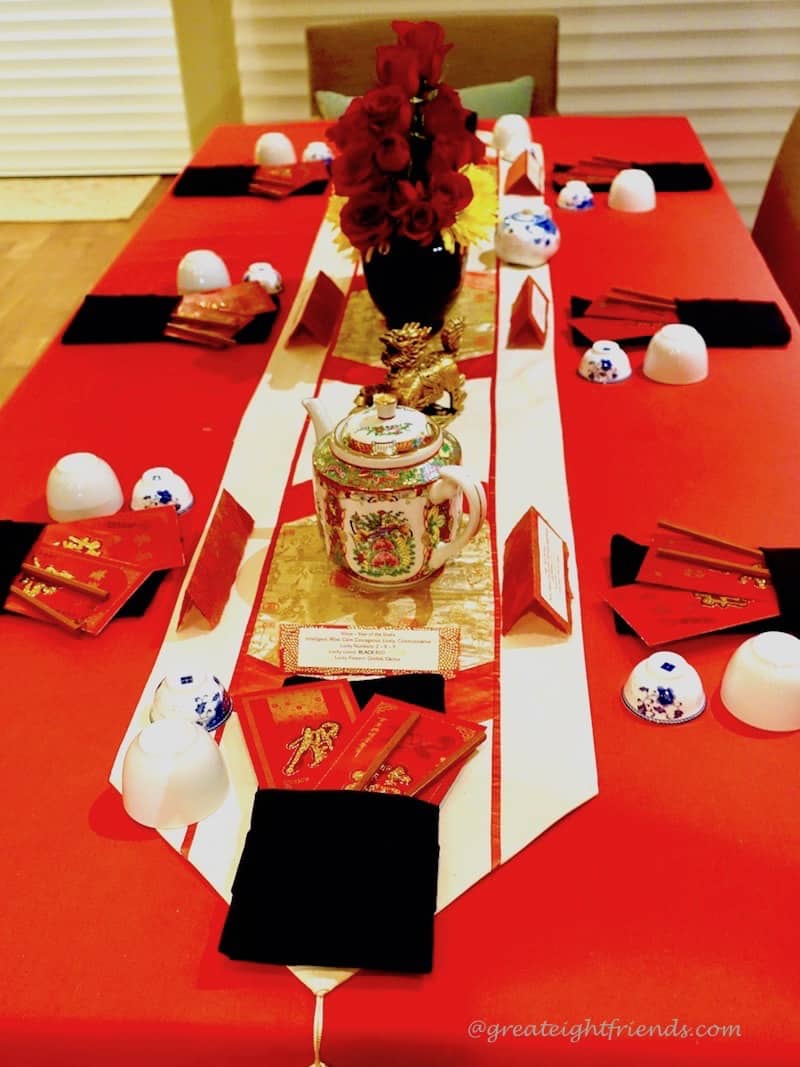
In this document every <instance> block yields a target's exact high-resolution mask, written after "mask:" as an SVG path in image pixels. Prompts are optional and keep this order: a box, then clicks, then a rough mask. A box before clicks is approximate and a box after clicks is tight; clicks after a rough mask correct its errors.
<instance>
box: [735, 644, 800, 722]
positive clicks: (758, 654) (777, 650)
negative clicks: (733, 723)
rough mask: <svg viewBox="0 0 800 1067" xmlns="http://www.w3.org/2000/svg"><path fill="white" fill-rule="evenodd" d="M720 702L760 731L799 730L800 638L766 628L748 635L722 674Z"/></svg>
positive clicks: (737, 716)
mask: <svg viewBox="0 0 800 1067" xmlns="http://www.w3.org/2000/svg"><path fill="white" fill-rule="evenodd" d="M720 697H721V699H722V703H723V704H724V705H725V707H726V708H727V709H728V711H729V712H730V713H731V715H735V716H736V718H737V719H741V721H742V722H746V723H748V724H749V725H750V726H756V727H758V728H759V729H761V730H776V731H787V730H800V640H798V639H797V638H796V637H794V636H793V635H792V634H787V633H782V632H781V631H779V630H768V631H766V632H765V633H763V634H757V635H756V636H755V637H751V638H748V640H747V641H745V642H744V643H743V644H741V645H739V647H738V648H737V649H736V651H735V652H734V653H733V655H732V656H731V658H730V660H729V661H728V664H727V666H726V668H725V672H724V674H723V676H722V685H721V687H720Z"/></svg>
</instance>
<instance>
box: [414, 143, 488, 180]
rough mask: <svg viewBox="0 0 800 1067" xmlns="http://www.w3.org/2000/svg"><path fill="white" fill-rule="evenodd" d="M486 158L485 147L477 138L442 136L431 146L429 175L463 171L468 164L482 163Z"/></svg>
mask: <svg viewBox="0 0 800 1067" xmlns="http://www.w3.org/2000/svg"><path fill="white" fill-rule="evenodd" d="M483 157H484V145H483V142H482V141H480V140H479V139H478V138H477V137H473V136H472V134H468V135H467V136H465V137H446V136H445V135H444V134H440V135H439V136H438V137H437V138H436V140H435V141H434V142H433V144H432V145H431V154H430V156H429V158H428V166H427V169H428V174H430V175H431V176H434V175H437V174H439V173H441V172H445V173H446V172H447V171H451V170H461V168H462V167H466V165H467V164H468V163H480V162H481V160H482V159H483Z"/></svg>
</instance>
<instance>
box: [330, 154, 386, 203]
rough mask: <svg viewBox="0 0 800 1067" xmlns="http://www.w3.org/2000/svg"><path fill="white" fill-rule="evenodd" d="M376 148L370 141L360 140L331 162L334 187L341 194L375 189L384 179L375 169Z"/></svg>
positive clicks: (345, 194) (350, 194)
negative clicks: (374, 153)
mask: <svg viewBox="0 0 800 1067" xmlns="http://www.w3.org/2000/svg"><path fill="white" fill-rule="evenodd" d="M373 152H374V148H373V145H372V144H371V143H370V142H369V141H358V142H356V143H355V144H351V145H349V146H348V148H347V150H346V151H345V152H342V154H341V155H340V156H337V157H336V159H334V160H333V162H332V163H331V178H332V180H333V187H334V189H335V190H336V192H337V194H338V195H339V196H353V194H354V193H361V192H365V191H367V190H370V189H374V188H375V186H376V184H378V183H380V182H381V181H382V178H381V175H380V174H378V172H377V171H376V169H375V160H374V155H373Z"/></svg>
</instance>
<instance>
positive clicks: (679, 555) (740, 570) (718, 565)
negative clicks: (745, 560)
mask: <svg viewBox="0 0 800 1067" xmlns="http://www.w3.org/2000/svg"><path fill="white" fill-rule="evenodd" d="M656 555H657V556H663V557H664V558H665V559H679V560H683V561H684V562H686V563H701V564H702V565H703V566H704V567H711V568H712V569H713V570H719V571H731V572H732V573H733V574H746V575H749V576H750V577H751V578H769V576H770V575H769V571H768V570H767V568H766V567H746V566H744V564H742V563H731V562H730V560H727V559H715V558H714V557H713V556H700V555H697V554H696V553H694V552H681V551H680V550H679V549H677V548H658V549H656Z"/></svg>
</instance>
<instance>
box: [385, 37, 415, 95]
mask: <svg viewBox="0 0 800 1067" xmlns="http://www.w3.org/2000/svg"><path fill="white" fill-rule="evenodd" d="M375 55H376V57H377V72H378V83H379V84H380V85H397V86H399V88H400V89H402V90H403V92H404V93H405V94H406V96H416V95H417V92H418V90H419V78H420V74H419V64H418V63H417V53H416V52H415V51H414V49H413V48H403V46H402V45H399V44H382V45H378V47H377V48H376V49H375Z"/></svg>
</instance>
